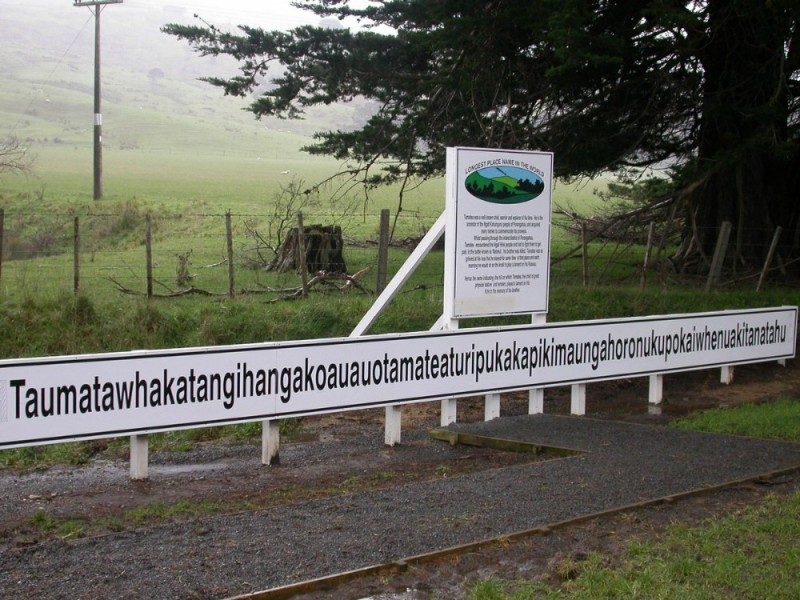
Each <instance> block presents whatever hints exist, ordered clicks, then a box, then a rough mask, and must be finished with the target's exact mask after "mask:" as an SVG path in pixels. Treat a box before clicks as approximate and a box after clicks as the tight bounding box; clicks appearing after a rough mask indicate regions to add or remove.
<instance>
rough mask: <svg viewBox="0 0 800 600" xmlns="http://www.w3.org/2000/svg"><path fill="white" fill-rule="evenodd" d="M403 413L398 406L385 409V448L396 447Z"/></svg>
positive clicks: (399, 438) (399, 436) (398, 441)
mask: <svg viewBox="0 0 800 600" xmlns="http://www.w3.org/2000/svg"><path fill="white" fill-rule="evenodd" d="M402 417H403V411H402V409H401V408H400V407H399V406H387V407H386V435H385V438H384V441H385V444H386V445H387V446H396V445H398V444H399V443H400V440H401V435H402V433H401V429H402V422H403V418H402Z"/></svg>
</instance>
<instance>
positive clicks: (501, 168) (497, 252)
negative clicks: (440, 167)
mask: <svg viewBox="0 0 800 600" xmlns="http://www.w3.org/2000/svg"><path fill="white" fill-rule="evenodd" d="M446 169H447V177H446V181H447V226H446V231H447V235H446V238H445V245H446V249H445V250H446V252H445V256H446V259H445V261H446V262H445V308H444V312H445V317H446V318H448V319H462V318H467V317H487V316H500V315H513V314H541V313H546V312H547V310H548V301H549V285H550V223H551V214H552V180H553V154H552V153H549V152H530V151H517V150H495V149H485V148H448V149H447V167H446Z"/></svg>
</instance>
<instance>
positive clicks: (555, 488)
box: [0, 415, 800, 600]
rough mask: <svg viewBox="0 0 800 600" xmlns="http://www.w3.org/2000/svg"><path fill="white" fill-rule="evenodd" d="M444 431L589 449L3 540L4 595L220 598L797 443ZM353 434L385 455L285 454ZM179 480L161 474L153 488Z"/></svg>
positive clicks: (726, 470)
mask: <svg viewBox="0 0 800 600" xmlns="http://www.w3.org/2000/svg"><path fill="white" fill-rule="evenodd" d="M453 429H456V430H459V431H470V432H473V433H479V434H481V435H487V436H492V437H499V438H505V439H517V440H524V441H531V442H536V443H539V444H545V445H553V446H559V447H568V448H572V449H577V450H581V451H583V452H584V454H581V455H578V456H575V457H570V458H560V459H555V460H550V461H544V462H542V461H537V462H533V463H530V464H524V465H516V466H507V467H503V468H498V469H491V470H486V471H481V472H477V473H472V474H468V475H462V476H458V477H452V478H441V479H437V480H436V481H433V482H424V483H411V484H406V485H401V486H399V487H394V488H392V489H387V490H382V491H374V492H368V493H359V494H354V495H349V496H340V497H335V498H327V499H324V500H314V501H305V502H299V503H295V504H292V505H291V506H284V507H281V508H276V509H271V510H267V511H259V512H243V513H240V514H235V515H225V516H209V517H205V518H202V519H198V520H195V521H193V522H191V523H189V524H186V523H179V524H167V525H163V526H154V527H147V528H140V529H133V530H128V531H125V532H122V533H119V534H109V535H103V536H99V537H95V538H87V539H78V540H74V541H65V542H44V543H40V544H37V545H34V546H30V547H16V546H14V545H11V544H9V543H5V542H4V543H2V545H0V590H2V596H3V597H6V598H18V599H23V598H37V599H42V598H73V599H75V598H83V599H89V598H92V599H94V598H159V599H164V600H166V599H171V598H176V599H177V598H180V599H182V598H223V597H227V596H233V595H236V594H242V593H246V592H248V591H253V590H260V589H266V588H271V587H276V586H281V585H286V584H289V583H294V582H298V581H302V580H306V579H311V578H316V577H321V576H324V575H328V574H334V573H338V572H342V571H348V570H352V569H357V568H361V567H365V566H369V565H374V564H378V563H384V562H389V561H394V560H397V559H401V558H404V557H408V556H413V555H417V554H422V553H427V552H431V551H434V550H438V549H444V548H448V547H451V546H456V545H461V544H465V543H469V542H475V541H480V540H483V539H486V538H492V537H495V536H500V535H503V534H510V533H514V532H518V531H522V530H526V529H531V528H535V527H540V526H543V525H547V524H550V523H554V522H558V521H563V520H566V519H571V518H574V517H578V516H581V515H586V514H590V513H595V512H599V511H605V510H609V509H612V508H615V507H619V506H624V505H628V504H632V503H635V502H640V501H644V500H648V499H654V498H658V497H662V496H668V495H674V494H679V493H681V492H686V491H689V490H693V489H697V488H702V487H706V486H713V485H718V484H721V483H725V482H729V481H732V480H738V479H744V478H749V477H756V476H758V475H760V474H764V473H767V472H771V471H775V470H780V469H787V468H792V467H796V466H799V465H800V445H796V444H789V443H780V442H768V441H762V440H753V439H746V438H737V437H730V436H717V435H709V434H698V433H690V432H680V431H675V430H671V429H666V428H660V427H652V426H645V425H636V424H625V423H620V422H613V421H601V420H594V419H589V418H574V417H563V416H549V415H538V416H520V417H504V418H501V419H496V420H494V421H490V422H488V423H475V424H469V425H454V426H453ZM348 444H361V445H366V446H365V447H362V448H361V449H360V451H367V452H374V453H375V457H376V460H380V458H379V457H380V454H381V452H383V446H382V439H381V436H379V435H375V436H373V437H370V438H369V439H366V440H365V439H361V438H358V439H356V438H354V439H353V440H351V441H345V442H340V443H338V444H337V445H336V447H335V452H333V451H331V447H328V448H323V445H320V446H318V448H319V449H320V450H319V451H317V453H316V454H314V452H315V451H313V450H310V449H309V448H310V447H312V446H313V444H309V445H303V447H302V448H300V447H298V448H296V449H293V447H289V448H287V449H286V450H282V457H281V458H282V460H283V462H284V465H289V466H288V467H286V468H289V469H291V468H292V467H291V464H292V463H294V462H295V461H298V462H299V461H301V460H305V461H308V462H312V463H313V462H315V461H321V460H322V459H323V457H324V459H325V460H328V461H331V462H335V461H337V460H339V458H345V459H346V457H347V456H348V452H351V451H352V452H355V451H356V450H353V449H349V447H348ZM444 446H446V444H445V445H444ZM434 451H440V450H434ZM295 452H296V453H297V454H294V453H295ZM337 453H339V454H337ZM312 455H313V456H312ZM337 456H338V457H339V458H337ZM317 464H320V463H319V462H318V463H317ZM88 472H89V471H82V470H81V469H76V470H70V471H66V470H64V471H53V472H52V473H50V474H48V475H46V476H45V477H49V478H51V481H50V482H49V484H48V485H44V486H42V485H41V481H42V479H41V478H42V476H41V475H40V476H38V477H19V476H2V477H0V486H2V490H3V491H2V493H0V506H1V507H2V510H3V511H4V512H6V511H9V510H14V508H13V507H14V506H15V505H16V504H18V503H19V502H20V498H22V497H25V495H26V494H35V493H38V492H37V491H36V489H34V488H35V486H37V485H39V486H40V487H39V488H38V490H39V491H43V490H46V489H52V487H53V485H55V482H54V481H53V480H54V479H56V478H62V479H63V480H64V481H63V482H62V485H63V486H65V487H67V488H68V487H69V486H70V485H75V486H77V485H84V484H85V483H86V482H83V481H81V478H82V477H86V473H88ZM104 476H105V477H107V478H108V481H109V482H112V481H113V485H119V486H124V485H126V484H125V483H124V482H122V481H118V478H119V477H120V473H119V472H118V469H117V471H115V470H114V468H112V467H108V468H107V473H106V474H105V475H103V474H102V473H100V472H99V471H98V472H96V473H95V475H93V477H96V478H97V477H99V479H95V480H94V485H97V482H98V481H102V478H103V477H104ZM179 477H180V475H178V474H175V473H173V474H170V473H168V472H165V473H162V474H161V475H158V477H156V478H155V479H156V481H155V483H154V485H166V484H167V483H168V482H169V481H170V480H175V479H176V478H178V479H179ZM259 477H261V476H260V475H259ZM26 482H27V483H26ZM37 482H38V483H37ZM266 483H267V481H266V480H265V484H266ZM26 485H27V486H28V487H26Z"/></svg>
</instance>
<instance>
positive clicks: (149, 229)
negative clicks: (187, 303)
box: [144, 213, 153, 298]
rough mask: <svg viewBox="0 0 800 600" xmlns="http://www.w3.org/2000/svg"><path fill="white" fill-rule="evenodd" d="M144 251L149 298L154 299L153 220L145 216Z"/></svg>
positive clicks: (148, 215)
mask: <svg viewBox="0 0 800 600" xmlns="http://www.w3.org/2000/svg"><path fill="white" fill-rule="evenodd" d="M144 223H145V230H144V249H145V260H146V261H147V297H148V298H152V297H153V218H152V217H151V216H150V214H149V213H148V214H147V216H145V220H144Z"/></svg>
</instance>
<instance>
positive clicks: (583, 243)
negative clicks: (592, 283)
mask: <svg viewBox="0 0 800 600" xmlns="http://www.w3.org/2000/svg"><path fill="white" fill-rule="evenodd" d="M588 237H589V235H588V232H587V230H586V223H581V247H582V249H583V287H589V241H588V239H587V238H588Z"/></svg>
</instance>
